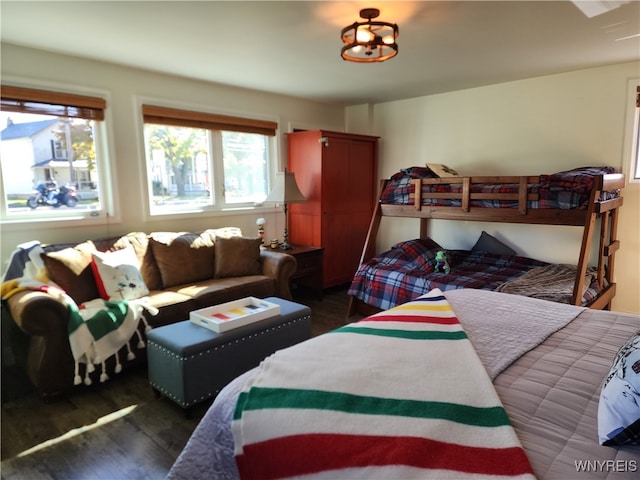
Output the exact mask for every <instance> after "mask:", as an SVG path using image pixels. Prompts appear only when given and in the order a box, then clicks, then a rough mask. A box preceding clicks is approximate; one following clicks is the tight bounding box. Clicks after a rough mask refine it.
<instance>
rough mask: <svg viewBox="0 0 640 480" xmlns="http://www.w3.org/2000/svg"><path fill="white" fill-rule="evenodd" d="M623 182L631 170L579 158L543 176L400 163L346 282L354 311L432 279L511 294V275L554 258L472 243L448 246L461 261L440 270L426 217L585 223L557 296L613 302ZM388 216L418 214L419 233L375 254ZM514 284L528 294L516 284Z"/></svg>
mask: <svg viewBox="0 0 640 480" xmlns="http://www.w3.org/2000/svg"><path fill="white" fill-rule="evenodd" d="M623 187H624V175H623V174H620V173H615V171H614V169H613V168H612V167H581V168H576V169H572V170H568V171H564V172H558V173H555V174H550V175H538V176H477V177H476V176H473V177H461V176H449V177H438V176H437V175H436V174H435V173H434V171H433V170H432V169H430V168H428V167H411V168H407V169H403V170H401V171H400V172H398V173H396V174H395V175H393V176H392V177H391V178H390V179H387V180H382V181H381V184H380V192H381V194H380V199H379V201H378V203H377V204H376V206H375V208H374V212H373V216H372V219H371V223H370V226H369V231H368V234H367V237H366V240H365V244H364V248H363V250H362V255H361V258H360V267H359V269H358V271H357V272H356V275H355V276H354V280H353V282H352V284H351V287H350V289H349V295H350V296H351V299H350V303H349V312H348V313H349V315H352V314H354V313H356V312H359V313H361V314H366V315H369V314H372V313H375V312H377V311H380V310H385V309H388V308H392V307H393V306H395V305H397V304H398V303H402V302H404V301H407V299H410V298H415V297H417V296H419V295H420V294H423V293H426V292H427V291H429V290H430V289H432V288H440V289H442V290H443V291H446V290H451V289H457V288H479V289H487V290H499V291H504V292H508V293H510V292H511V291H510V290H509V288H506V287H509V286H511V285H512V283H507V282H511V281H517V280H520V281H521V280H522V279H523V278H525V277H524V274H525V272H529V273H528V274H527V275H528V276H529V275H532V274H534V273H536V272H538V271H539V270H536V271H535V272H532V270H534V269H536V268H538V269H542V268H544V267H547V268H549V267H550V268H553V267H554V266H553V265H549V264H547V263H545V262H539V261H537V260H534V259H528V258H524V257H518V256H517V255H507V254H503V252H499V253H488V252H482V251H478V250H475V249H474V250H473V251H447V253H448V255H449V258H450V259H451V260H452V261H453V263H454V265H453V266H452V271H451V272H450V273H446V272H435V271H434V268H433V265H434V264H435V261H434V256H435V253H436V251H437V250H440V249H441V250H447V249H446V248H443V247H441V246H439V245H438V244H436V243H435V242H433V241H432V240H431V239H430V238H429V232H428V221H429V219H446V220H465V221H479V222H500V223H520V224H538V225H569V226H575V227H581V228H582V230H583V232H582V242H581V246H580V251H579V255H578V258H577V262H576V264H575V265H572V266H566V267H567V268H569V270H567V269H566V268H565V269H564V270H563V271H562V274H563V275H565V276H567V275H568V274H569V275H570V279H569V292H568V295H566V300H560V301H564V302H565V303H570V304H572V305H582V306H587V307H589V308H593V309H607V310H608V309H610V306H611V300H612V299H613V297H614V296H615V292H616V284H615V282H614V281H613V280H614V267H615V254H616V252H617V251H618V250H619V248H620V242H619V240H618V239H617V225H618V209H619V208H620V206H621V205H622V197H621V194H620V191H621V189H622V188H623ZM383 217H410V218H418V219H419V220H420V238H419V239H416V240H413V241H408V242H400V243H398V244H396V245H394V246H393V247H392V248H391V249H390V250H389V251H387V252H383V253H381V254H379V255H375V253H376V236H377V233H378V229H379V227H380V223H381V220H382V218H383ZM594 237H597V238H598V248H597V258H596V259H594V265H593V266H590V258H589V257H590V251H591V249H592V243H593V241H594ZM389 255H391V257H389ZM503 267H504V268H503ZM563 267H565V266H563ZM567 272H569V273H567ZM541 273H542V274H543V275H544V272H541ZM505 275H506V277H505ZM534 278H535V277H534ZM571 284H572V287H571ZM514 291H516V292H518V293H519V294H526V293H524V292H521V291H520V292H519V291H518V290H517V288H516V289H515V290H514ZM376 295H377V297H376ZM390 297H391V298H390Z"/></svg>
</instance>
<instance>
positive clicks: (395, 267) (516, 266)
mask: <svg viewBox="0 0 640 480" xmlns="http://www.w3.org/2000/svg"><path fill="white" fill-rule="evenodd" d="M439 250H444V249H443V248H442V247H441V246H440V245H438V244H437V243H436V242H435V241H433V240H432V239H430V238H422V239H416V240H409V241H406V242H400V243H397V244H395V245H394V246H392V247H391V249H390V250H387V251H386V252H383V253H381V254H380V255H378V256H376V257H373V258H372V259H370V260H368V261H367V262H365V263H363V264H362V265H360V267H359V268H358V271H357V272H356V274H355V276H354V278H353V281H352V283H351V286H350V287H349V295H351V296H353V297H356V298H358V299H359V300H362V301H363V302H364V303H366V304H368V305H372V306H374V307H377V308H380V309H382V310H387V309H389V308H393V307H395V306H396V305H400V304H402V303H406V302H409V301H411V300H414V299H415V298H417V297H419V296H420V295H424V294H425V293H427V292H429V291H430V290H432V289H434V288H439V289H440V290H442V291H449V290H456V289H459V288H474V289H479V290H496V289H497V288H498V287H500V286H502V285H503V284H504V283H506V282H509V281H511V280H514V279H516V278H518V277H520V276H521V275H523V274H524V273H525V272H528V271H530V270H532V269H534V268H537V267H542V266H548V265H550V264H549V263H546V262H542V261H539V260H535V259H532V258H527V257H518V256H511V255H496V254H492V253H489V252H484V251H469V250H447V261H448V262H449V265H450V267H451V271H450V273H448V274H447V273H444V272H435V271H434V266H435V255H436V253H437V252H438V251H439ZM598 292H599V288H598V285H597V281H596V280H595V278H594V282H593V283H592V284H591V286H590V288H588V289H587V290H586V291H585V292H584V293H583V301H584V302H585V303H586V302H590V301H591V300H593V299H594V298H596V296H597V295H598Z"/></svg>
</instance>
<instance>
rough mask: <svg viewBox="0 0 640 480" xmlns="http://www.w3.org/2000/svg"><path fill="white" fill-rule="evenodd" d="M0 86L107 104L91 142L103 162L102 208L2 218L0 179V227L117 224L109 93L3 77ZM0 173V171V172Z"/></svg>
mask: <svg viewBox="0 0 640 480" xmlns="http://www.w3.org/2000/svg"><path fill="white" fill-rule="evenodd" d="M2 81H3V83H6V84H11V85H15V86H17V87H23V88H33V89H40V90H50V91H54V92H61V93H70V94H75V95H90V96H94V97H101V98H103V99H105V101H106V102H107V107H106V108H105V110H104V120H102V121H101V122H98V123H97V125H98V127H99V128H100V129H101V130H102V131H101V134H100V135H99V136H98V137H100V139H98V138H96V139H94V140H95V142H96V145H95V148H96V151H100V152H101V154H102V156H103V158H104V161H103V162H101V163H102V164H103V170H104V171H101V172H100V194H101V201H103V207H102V209H101V210H100V211H94V212H90V211H83V212H78V213H75V214H74V213H73V212H69V215H55V216H53V217H52V216H51V215H49V216H47V215H46V214H44V213H43V214H42V215H38V214H37V213H35V214H34V213H33V212H30V213H31V215H24V216H16V217H13V216H6V215H4V212H5V211H6V199H5V194H4V183H3V181H2V180H3V179H2V177H0V212H2V216H1V217H0V225H2V228H3V229H4V228H7V230H8V231H10V232H13V231H17V230H20V231H30V230H34V231H38V230H42V229H43V228H47V225H51V226H52V227H53V226H55V228H64V227H77V226H79V225H80V224H81V225H82V226H95V225H98V226H100V225H110V224H113V223H118V222H120V221H121V217H120V208H119V203H118V198H119V195H118V189H117V185H116V184H117V182H115V181H114V179H115V178H116V165H117V162H116V160H115V151H116V150H115V145H114V143H113V138H112V137H113V135H112V134H111V132H113V120H112V116H111V103H112V99H111V93H110V92H109V91H108V90H101V89H94V88H87V87H86V86H81V85H75V84H68V83H67V84H59V83H54V82H42V81H35V80H33V79H28V78H22V77H12V76H5V77H3V79H2ZM0 174H1V171H0Z"/></svg>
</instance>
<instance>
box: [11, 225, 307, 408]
mask: <svg viewBox="0 0 640 480" xmlns="http://www.w3.org/2000/svg"><path fill="white" fill-rule="evenodd" d="M260 243H261V242H260V239H259V238H248V237H243V236H242V234H241V231H240V230H239V229H237V228H232V227H229V228H223V229H211V230H206V231H204V232H198V233H185V232H154V233H150V234H147V233H143V232H131V233H128V234H126V235H122V236H118V237H113V238H107V239H101V240H87V241H84V242H80V243H74V244H51V245H42V246H41V248H42V251H40V253H39V255H40V257H41V259H42V262H43V265H44V271H45V272H46V277H44V278H45V279H46V281H47V282H53V283H54V284H55V285H56V286H57V287H60V288H61V289H62V290H63V291H64V293H65V294H66V295H68V297H70V298H71V299H72V300H73V302H69V301H64V298H65V296H64V294H63V297H60V295H56V294H55V292H58V293H60V290H58V289H56V290H55V291H52V292H46V291H42V289H40V290H34V289H24V290H21V291H18V292H17V293H14V294H12V295H10V296H9V297H8V298H7V299H6V300H5V301H4V302H3V313H8V314H9V316H10V317H11V319H12V322H11V323H10V325H11V330H12V331H11V333H10V335H11V345H12V350H13V355H14V358H15V361H16V363H18V364H20V365H22V366H24V369H25V371H26V374H27V376H28V378H29V380H30V381H31V383H32V384H33V385H34V386H35V388H36V390H37V392H38V393H39V394H40V395H41V396H42V397H44V398H45V399H47V398H52V397H57V396H60V395H62V394H64V393H66V392H68V391H69V390H70V389H72V388H74V384H77V383H79V382H78V381H77V379H78V378H83V379H84V380H83V382H82V383H85V384H95V383H98V382H100V381H105V379H106V378H107V377H109V378H111V377H113V374H114V373H117V372H118V371H120V370H121V369H122V368H125V367H127V366H130V365H133V364H139V363H140V362H143V361H146V351H145V350H144V339H146V336H145V331H147V330H148V329H150V328H155V327H158V326H162V325H168V324H171V323H175V322H179V321H183V320H186V319H188V318H189V312H190V311H192V310H196V309H200V308H204V307H208V306H211V305H216V304H219V303H224V302H227V301H231V300H237V299H239V298H243V297H247V296H254V297H259V298H260V297H261V298H264V297H270V296H274V297H281V298H284V299H291V292H290V277H291V275H293V273H294V272H295V270H296V260H295V258H294V257H293V256H291V255H287V254H285V253H280V252H276V251H270V250H265V249H262V248H261V247H260ZM132 254H135V257H134V260H133V261H132V262H129V263H130V264H131V263H135V265H134V268H133V271H132V267H131V266H130V265H129V266H126V265H124V264H125V263H127V262H124V261H123V264H122V265H118V264H117V262H114V261H110V260H109V259H110V258H112V259H113V258H118V256H124V255H132ZM125 267H126V268H125ZM109 268H111V270H109ZM123 268H125V270H122V269H123ZM104 269H107V271H110V272H118V275H120V281H118V282H116V284H109V281H108V279H107V280H105V279H106V278H107V276H106V275H105V274H104V271H103V270H104ZM123 272H125V273H123ZM123 275H124V277H123ZM114 278H115V277H114ZM122 278H126V279H127V280H126V281H122ZM114 289H115V290H114ZM45 290H46V289H45ZM123 292H124V293H123ZM96 299H105V300H120V299H124V300H125V301H126V300H128V301H129V302H131V304H133V303H134V302H143V303H144V305H145V308H144V309H141V317H142V318H141V321H140V322H139V325H138V324H136V327H134V328H135V329H136V332H135V335H132V336H131V337H128V339H129V340H128V341H127V342H126V345H125V346H123V347H122V348H120V350H119V351H118V353H117V355H114V356H113V358H108V359H106V361H105V362H104V363H103V364H101V365H99V366H98V367H101V368H95V371H93V370H94V366H93V365H91V363H92V362H86V363H82V362H78V361H76V360H77V355H76V356H74V354H73V353H72V349H71V346H70V334H69V331H68V328H69V324H70V320H69V319H70V312H69V310H70V307H69V303H71V304H73V303H74V302H75V304H76V305H77V306H79V308H80V309H81V308H83V306H85V305H91V304H92V302H95V300H96ZM132 299H135V300H132ZM67 300H68V299H67ZM103 303H105V304H106V302H103ZM121 303H126V302H121ZM141 339H142V341H141ZM133 357H135V358H133ZM87 365H88V368H87ZM78 369H81V371H78Z"/></svg>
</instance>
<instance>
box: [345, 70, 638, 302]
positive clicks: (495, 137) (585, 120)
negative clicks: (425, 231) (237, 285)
mask: <svg viewBox="0 0 640 480" xmlns="http://www.w3.org/2000/svg"><path fill="white" fill-rule="evenodd" d="M638 77H640V64H639V63H637V62H634V63H625V64H619V65H612V66H607V67H601V68H593V69H587V70H581V71H575V72H570V73H564V74H559V75H550V76H544V77H537V78H531V79H527V80H521V81H515V82H509V83H503V84H497V85H491V86H486V87H481V88H474V89H469V90H462V91H457V92H451V93H445V94H438V95H431V96H425V97H420V98H412V99H408V100H403V101H396V102H389V103H383V104H376V105H373V106H366V107H364V106H357V107H351V108H348V109H347V112H346V122H347V128H348V129H351V128H352V126H353V127H354V128H358V129H368V130H370V133H372V134H374V135H379V136H380V137H381V141H380V158H379V168H378V172H379V175H380V177H381V178H388V177H389V176H391V175H392V174H394V173H396V172H397V171H398V170H399V169H400V168H404V167H409V166H413V165H424V164H425V163H426V162H433V163H444V164H446V165H448V166H450V167H453V168H455V169H456V170H458V171H459V172H460V173H461V174H462V175H525V174H531V175H535V174H540V173H553V172H557V171H561V170H565V169H570V168H574V167H578V166H586V165H611V166H613V167H615V168H616V169H617V170H618V171H625V172H626V171H627V170H626V162H627V160H626V159H624V158H623V151H625V142H628V141H629V140H628V138H627V137H628V134H626V133H625V121H626V117H627V114H628V111H629V108H630V107H629V106H628V94H627V92H628V83H629V80H630V79H633V78H638ZM371 109H373V112H371ZM639 187H640V185H639V184H638V183H634V184H629V185H628V186H627V188H625V191H624V199H625V200H624V201H625V204H624V206H623V208H622V209H621V214H620V222H619V238H620V240H621V250H620V252H619V254H618V261H617V263H616V280H617V282H618V294H617V296H616V298H615V300H614V308H617V309H619V310H622V311H629V312H636V313H640V295H638V292H640V247H639V239H640V227H639V225H640V214H639V212H640V196H639V193H638V191H639ZM483 229H484V230H486V231H488V232H489V233H492V234H495V235H496V236H497V237H499V238H500V239H501V240H503V241H505V242H506V243H508V244H509V245H511V246H512V247H514V248H515V249H516V250H517V251H518V252H519V253H520V254H522V255H525V256H530V257H534V258H538V259H541V260H545V261H549V262H567V263H573V264H575V263H576V261H577V255H578V252H579V247H580V241H581V229H580V228H574V227H558V226H521V225H505V224H478V223H475V222H452V221H434V222H431V225H430V232H431V236H432V237H433V238H434V239H435V240H436V241H438V242H439V243H440V244H441V245H443V246H445V247H446V248H452V249H453V248H469V247H471V246H472V245H473V244H474V243H475V241H476V239H477V237H478V236H479V234H480V232H481V231H482V230H483ZM417 236H418V222H417V221H415V220H412V219H383V223H382V227H381V233H380V235H379V236H378V243H377V249H378V251H381V250H383V249H386V248H388V247H389V246H390V245H391V244H392V243H394V242H396V241H400V240H404V239H409V238H415V237H417Z"/></svg>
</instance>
